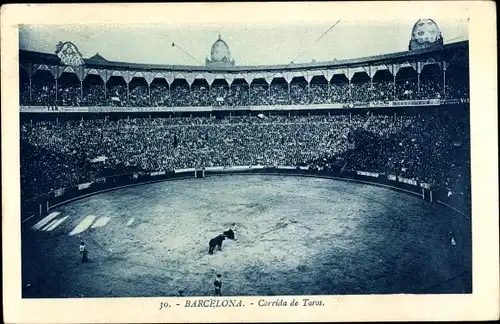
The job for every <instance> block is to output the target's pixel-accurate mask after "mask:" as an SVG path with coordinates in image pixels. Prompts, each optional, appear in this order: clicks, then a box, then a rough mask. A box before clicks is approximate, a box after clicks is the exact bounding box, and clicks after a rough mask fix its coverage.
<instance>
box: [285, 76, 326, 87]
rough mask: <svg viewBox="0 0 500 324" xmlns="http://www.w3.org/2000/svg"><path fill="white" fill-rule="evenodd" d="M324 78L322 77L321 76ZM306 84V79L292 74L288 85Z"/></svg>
mask: <svg viewBox="0 0 500 324" xmlns="http://www.w3.org/2000/svg"><path fill="white" fill-rule="evenodd" d="M323 78H324V77H323ZM292 84H293V85H307V80H306V78H305V77H304V76H303V75H301V76H294V77H293V78H292V80H291V81H290V85H292Z"/></svg>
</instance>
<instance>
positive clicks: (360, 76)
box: [351, 71, 370, 83]
mask: <svg viewBox="0 0 500 324" xmlns="http://www.w3.org/2000/svg"><path fill="white" fill-rule="evenodd" d="M365 82H370V76H369V75H368V73H366V71H357V72H354V74H353V75H352V78H351V83H365Z"/></svg>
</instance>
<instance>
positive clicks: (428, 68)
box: [420, 63, 442, 78]
mask: <svg viewBox="0 0 500 324" xmlns="http://www.w3.org/2000/svg"><path fill="white" fill-rule="evenodd" d="M441 73H442V71H441V68H440V67H439V65H438V64H436V63H434V64H426V65H424V66H423V68H422V71H421V72H420V77H421V78H422V77H436V76H438V77H441V75H442V74H441Z"/></svg>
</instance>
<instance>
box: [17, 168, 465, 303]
mask: <svg viewBox="0 0 500 324" xmlns="http://www.w3.org/2000/svg"><path fill="white" fill-rule="evenodd" d="M51 213H52V214H51V215H49V216H48V218H46V219H32V220H31V221H29V222H26V223H25V224H23V296H24V297H143V296H144V297H153V296H174V295H175V294H176V293H177V292H178V291H179V290H184V292H185V295H186V296H209V295H212V293H213V279H214V277H215V274H216V273H221V274H222V275H223V277H222V279H223V283H224V286H223V291H222V293H223V295H233V296H234V295H302V294H314V295H320V294H389V293H466V292H471V290H472V279H471V267H472V265H471V229H470V221H469V220H467V219H465V217H464V216H461V215H458V214H456V213H454V212H451V211H450V210H449V209H447V208H445V207H442V206H440V205H437V204H429V203H426V202H424V201H423V200H421V199H419V198H418V197H416V196H415V197H414V196H411V195H407V194H404V193H400V192H396V191H393V190H390V189H384V188H380V187H375V186H370V185H364V184H359V183H351V182H343V181H335V180H330V179H318V178H303V177H289V176H287V177H283V176H263V175H226V176H220V177H218V176H214V177H209V178H205V179H189V180H177V181H167V182H161V183H155V184H149V185H143V186H137V187H131V188H125V189H120V190H116V191H111V192H108V193H103V194H99V195H95V196H91V197H88V198H85V199H82V200H79V201H76V202H73V203H70V204H67V205H64V206H61V207H59V208H55V209H53V210H51ZM233 222H235V223H237V225H238V227H239V228H238V232H237V233H236V238H237V241H230V240H226V241H225V242H224V244H223V247H222V252H219V251H216V252H215V253H214V255H208V241H209V240H210V239H211V238H212V237H215V236H217V235H218V234H220V233H221V232H222V231H224V230H227V229H228V228H229V226H230V225H231V224H232V223H233ZM448 230H453V231H454V232H456V235H457V245H456V246H451V244H450V242H449V241H448V236H447V233H448ZM80 240H84V241H85V242H86V244H87V248H88V250H89V258H90V262H89V263H86V264H82V263H81V262H80V259H79V257H80V255H79V252H78V246H79V243H80Z"/></svg>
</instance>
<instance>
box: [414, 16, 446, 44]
mask: <svg viewBox="0 0 500 324" xmlns="http://www.w3.org/2000/svg"><path fill="white" fill-rule="evenodd" d="M442 45H443V36H442V34H441V30H439V27H438V25H437V24H436V22H435V21H434V20H432V19H419V20H418V21H417V22H416V23H415V25H413V29H412V31H411V39H410V45H409V50H410V51H413V50H418V49H422V48H428V47H434V46H442Z"/></svg>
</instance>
